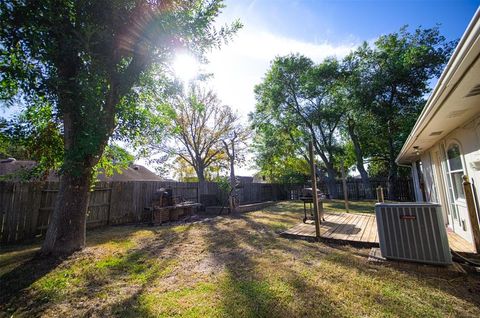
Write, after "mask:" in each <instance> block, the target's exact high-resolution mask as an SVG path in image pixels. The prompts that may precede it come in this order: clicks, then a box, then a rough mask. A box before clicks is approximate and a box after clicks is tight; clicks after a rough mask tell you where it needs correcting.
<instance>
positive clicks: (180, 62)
mask: <svg viewBox="0 0 480 318" xmlns="http://www.w3.org/2000/svg"><path fill="white" fill-rule="evenodd" d="M173 71H174V73H175V76H176V77H177V78H179V79H180V80H181V81H183V82H185V83H186V82H189V81H191V80H192V79H193V78H195V76H196V75H197V74H198V72H199V63H198V61H197V60H196V59H195V58H194V57H193V56H191V55H189V54H179V55H177V56H176V58H175V60H174V61H173Z"/></svg>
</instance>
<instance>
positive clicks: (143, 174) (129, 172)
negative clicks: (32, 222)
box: [0, 160, 164, 181]
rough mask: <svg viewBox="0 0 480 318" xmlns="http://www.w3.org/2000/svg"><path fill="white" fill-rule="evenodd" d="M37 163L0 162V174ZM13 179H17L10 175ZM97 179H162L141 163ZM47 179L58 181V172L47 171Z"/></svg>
mask: <svg viewBox="0 0 480 318" xmlns="http://www.w3.org/2000/svg"><path fill="white" fill-rule="evenodd" d="M36 164H37V163H36V162H35V161H32V160H10V161H6V160H5V162H3V161H2V162H0V176H5V175H11V174H14V173H16V172H19V171H21V170H29V169H31V168H33V167H35V165H36ZM12 178H13V180H16V179H18V177H16V176H12ZM97 178H98V180H99V181H164V179H163V178H162V177H160V176H158V175H156V174H155V173H153V172H152V171H150V170H149V169H147V168H145V167H144V166H142V165H137V164H134V165H131V166H130V167H128V168H126V169H123V170H122V173H117V172H115V173H114V174H113V175H112V176H105V175H104V174H102V173H100V174H99V175H98V177H97ZM47 181H58V174H57V173H55V172H53V173H49V175H48V177H47Z"/></svg>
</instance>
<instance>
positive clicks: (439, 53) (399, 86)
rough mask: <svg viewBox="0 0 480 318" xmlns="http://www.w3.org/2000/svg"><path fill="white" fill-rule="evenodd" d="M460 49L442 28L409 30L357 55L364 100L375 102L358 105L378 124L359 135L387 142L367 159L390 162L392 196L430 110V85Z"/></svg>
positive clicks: (377, 143) (383, 38)
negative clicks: (408, 148) (420, 121)
mask: <svg viewBox="0 0 480 318" xmlns="http://www.w3.org/2000/svg"><path fill="white" fill-rule="evenodd" d="M454 47H455V41H452V42H447V41H446V40H445V38H444V37H443V36H442V35H440V33H439V30H438V27H435V28H432V29H421V28H418V29H416V30H415V31H414V32H412V33H410V32H408V30H407V27H403V28H401V29H400V31H399V32H395V33H392V34H388V35H384V36H381V37H379V38H378V40H376V41H375V44H374V47H373V48H370V47H369V46H368V45H366V44H364V45H363V46H362V47H361V48H360V49H359V50H357V51H356V52H355V53H354V54H357V55H358V56H359V59H360V60H361V63H360V67H361V72H363V74H362V78H361V81H362V82H363V84H361V87H363V88H362V89H363V90H364V91H366V94H363V96H369V97H368V98H366V99H364V98H362V97H360V98H359V99H358V105H361V104H363V103H365V104H364V107H361V109H365V110H367V111H368V112H369V115H370V116H371V118H372V119H373V120H370V123H371V125H370V126H368V125H363V128H366V129H365V130H363V131H362V129H358V130H357V133H358V134H359V136H362V137H365V135H366V134H370V135H372V136H381V138H376V139H375V143H374V144H375V147H373V149H372V150H374V151H375V152H373V153H369V154H366V155H367V156H368V155H370V156H371V157H373V158H382V159H383V160H385V161H387V164H388V178H389V181H390V182H389V187H390V189H389V190H390V191H389V192H390V193H393V194H395V189H394V186H395V180H396V178H397V176H398V166H397V165H396V163H395V159H396V156H397V155H398V153H399V151H400V149H401V147H402V145H403V144H404V142H405V140H406V138H407V137H408V134H409V133H410V130H411V128H412V127H413V125H414V123H415V121H416V119H417V117H418V115H419V114H420V111H421V110H422V108H423V105H424V104H425V100H424V96H425V95H426V94H428V93H429V92H430V90H431V88H430V86H429V83H430V80H431V79H432V78H435V77H438V76H439V75H440V73H441V71H442V70H443V67H444V65H445V63H446V61H447V60H448V57H449V56H450V54H451V52H452V51H453V48H454ZM360 96H361V95H360ZM358 105H357V107H359V106H358ZM358 128H360V127H358ZM370 128H374V132H372V131H371V129H370ZM366 139H368V137H367V138H366Z"/></svg>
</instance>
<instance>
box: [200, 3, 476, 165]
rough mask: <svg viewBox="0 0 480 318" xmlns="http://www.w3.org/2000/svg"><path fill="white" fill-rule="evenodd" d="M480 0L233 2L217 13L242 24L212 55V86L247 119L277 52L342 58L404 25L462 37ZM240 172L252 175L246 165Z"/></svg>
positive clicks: (220, 19)
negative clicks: (225, 44)
mask: <svg viewBox="0 0 480 318" xmlns="http://www.w3.org/2000/svg"><path fill="white" fill-rule="evenodd" d="M479 4H480V1H471V0H470V1H466V0H457V1H442V0H440V1H422V0H410V1H387V0H385V1H379V0H377V1H373V0H370V1H346V0H337V1H287V0H254V1H242V0H229V1H226V5H227V7H226V8H225V9H224V12H223V14H222V15H221V16H220V17H219V20H218V23H219V24H223V23H226V22H229V21H232V20H233V19H235V18H238V19H240V20H241V21H242V23H243V24H244V28H243V29H242V30H240V31H239V33H238V35H237V36H236V38H235V39H234V40H233V42H232V43H230V44H229V45H227V46H225V47H223V48H222V49H221V50H219V51H214V52H212V53H211V54H210V55H209V59H210V64H209V65H207V66H206V67H205V68H206V69H207V70H208V71H210V72H212V73H213V74H214V78H213V79H212V80H211V81H210V83H209V86H211V87H212V88H213V89H214V90H216V91H217V93H218V95H219V97H220V98H221V99H222V100H223V102H224V103H225V104H228V105H230V106H232V107H233V108H234V109H236V110H237V111H238V112H239V113H240V114H241V115H242V116H243V118H244V120H246V118H247V115H248V113H249V112H251V111H253V110H254V107H255V98H254V94H253V88H254V86H255V85H256V84H258V83H260V82H261V81H262V77H263V75H264V74H265V72H266V71H267V69H268V67H269V64H270V61H271V60H272V59H273V58H274V57H275V56H276V55H286V54H289V53H296V52H298V53H301V54H304V55H306V56H308V57H310V58H312V59H313V60H314V61H316V62H320V61H321V60H323V59H324V58H325V57H327V56H337V57H339V58H341V57H343V56H345V55H346V54H348V53H349V52H350V51H351V50H353V49H355V48H356V47H357V46H358V45H359V44H361V43H362V42H363V41H369V42H373V41H374V40H375V39H376V38H378V37H379V36H380V35H382V34H388V33H391V32H396V31H398V30H399V29H400V28H401V27H402V26H404V25H409V27H410V28H411V29H414V28H416V27H418V26H422V27H424V28H430V27H433V26H435V25H437V24H440V32H441V33H442V34H443V35H444V36H445V37H446V38H447V39H448V40H454V39H458V38H460V37H461V36H462V34H463V32H464V31H465V29H466V27H467V25H468V23H469V22H470V20H471V18H472V17H473V15H474V13H475V11H476V10H477V8H478V6H479ZM239 173H240V174H250V173H252V170H251V169H249V167H248V165H247V166H245V167H243V168H240V169H239Z"/></svg>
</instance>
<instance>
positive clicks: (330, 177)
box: [325, 163, 338, 199]
mask: <svg viewBox="0 0 480 318" xmlns="http://www.w3.org/2000/svg"><path fill="white" fill-rule="evenodd" d="M325 165H326V166H327V180H326V184H327V188H328V193H329V194H330V198H332V199H337V198H338V191H337V181H336V179H335V177H336V176H337V173H336V172H335V169H334V168H333V165H331V164H327V163H325Z"/></svg>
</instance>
